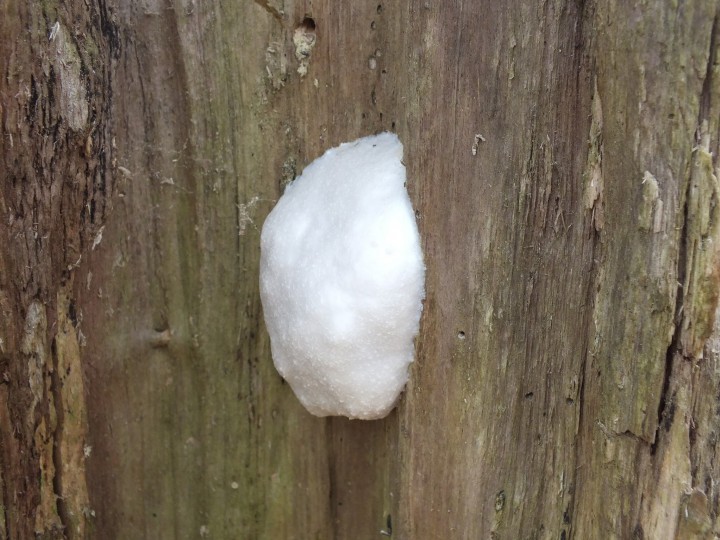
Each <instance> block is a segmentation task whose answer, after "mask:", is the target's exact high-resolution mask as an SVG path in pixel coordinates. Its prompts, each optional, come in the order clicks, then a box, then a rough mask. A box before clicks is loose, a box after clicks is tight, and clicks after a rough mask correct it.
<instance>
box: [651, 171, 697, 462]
mask: <svg viewBox="0 0 720 540" xmlns="http://www.w3.org/2000/svg"><path fill="white" fill-rule="evenodd" d="M683 197H684V200H683V210H682V212H683V226H682V230H681V231H680V239H679V249H678V261H677V274H676V275H677V282H678V284H677V289H676V294H675V317H674V324H675V328H674V330H673V336H672V339H671V340H670V345H669V346H668V348H667V352H666V354H665V370H664V373H663V384H662V390H661V391H660V399H659V400H658V411H657V427H656V428H655V438H654V440H653V443H652V446H651V450H650V454H651V455H655V453H656V452H657V448H658V444H659V441H660V429H661V428H662V427H663V424H665V428H666V429H669V424H668V422H667V421H666V420H669V421H670V422H672V418H671V417H670V413H672V412H674V400H673V396H672V395H669V391H670V380H671V378H672V369H673V362H674V360H675V356H676V355H679V354H682V353H681V351H680V335H681V333H682V315H683V301H684V298H685V288H684V283H685V273H686V270H687V235H688V201H689V199H690V172H689V170H688V172H687V174H686V178H685V194H684V195H683Z"/></svg>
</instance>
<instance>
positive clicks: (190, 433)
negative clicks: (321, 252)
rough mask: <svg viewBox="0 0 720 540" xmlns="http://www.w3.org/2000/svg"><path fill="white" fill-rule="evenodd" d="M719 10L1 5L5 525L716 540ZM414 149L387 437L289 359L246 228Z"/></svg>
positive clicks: (1, 525)
mask: <svg viewBox="0 0 720 540" xmlns="http://www.w3.org/2000/svg"><path fill="white" fill-rule="evenodd" d="M719 16H720V2H719V1H717V0H712V1H704V2H669V1H668V2H662V1H654V2H648V1H641V0H633V1H626V2H620V1H611V0H596V1H589V0H588V1H580V0H575V1H570V0H545V1H542V2H535V3H532V2H525V1H520V0H511V1H508V2H477V1H470V0H465V1H462V0H459V1H454V2H440V1H438V0H431V1H428V2H398V1H395V0H391V1H382V0H377V2H373V3H370V2H346V3H342V4H339V3H337V2H326V1H322V2H312V1H310V0H307V1H305V2H302V1H298V2H294V1H291V0H287V1H284V2H283V1H282V0H255V2H218V1H214V0H208V1H202V2H201V1H198V0H176V1H173V0H143V1H139V0H132V1H127V2H124V1H123V2H121V1H120V0H108V2H107V4H106V3H105V2H99V3H96V2H77V1H73V2H70V3H63V4H58V3H57V2H54V1H52V0H48V1H46V2H43V3H40V4H37V5H33V3H26V2H20V1H19V0H5V1H4V2H0V77H1V79H0V107H1V109H0V119H1V121H2V124H1V130H2V133H1V135H2V137H1V138H0V181H1V182H2V183H1V184H0V488H1V489H0V505H1V507H2V509H3V510H4V512H0V538H28V537H30V536H32V534H33V533H37V534H38V535H40V536H43V537H47V538H52V537H62V536H63V535H64V536H65V537H68V538H84V537H91V538H197V537H201V538H268V539H277V538H298V539H305V538H320V539H324V538H338V539H343V538H382V537H383V536H385V537H387V536H392V537H393V538H401V539H411V538H418V539H421V538H455V537H457V538H488V537H490V538H507V539H516V538H538V539H539V538H560V539H567V538H578V539H584V538H638V539H639V538H645V539H649V538H653V539H655V538H713V537H716V536H718V535H720V522H718V519H719V512H720V491H719V489H718V488H717V486H716V484H717V481H718V479H719V478H720V462H718V457H717V455H716V454H717V450H718V446H719V445H720V437H719V436H720V329H718V328H717V327H716V328H715V330H714V331H713V328H714V325H715V320H716V318H715V312H716V310H717V307H718V293H719V280H720V275H719V272H720V261H719V260H718V253H719V249H718V247H719V245H720V244H719V242H720V230H719V228H720V219H719V216H718V208H719V204H720V198H719V197H720V196H719V194H718V180H717V176H718V175H717V172H716V166H717V162H716V157H715V156H717V154H718V151H719V150H720V146H719V145H720V57H719V56H718V52H719V51H718V48H719V47H720V39H718V38H720V35H719V34H720V22H719V20H720V19H719ZM381 130H391V131H396V132H397V133H398V134H399V135H400V138H401V140H402V141H403V143H404V144H405V163H406V165H407V168H408V177H409V181H408V188H409V190H410V193H411V197H412V199H413V202H414V204H415V207H416V208H417V218H418V223H419V226H420V229H421V233H422V237H423V246H424V251H425V254H426V263H427V299H426V302H425V310H424V314H423V320H422V328H421V334H420V336H419V337H418V340H417V351H418V352H417V361H416V363H415V364H414V365H413V367H412V370H411V378H410V383H409V385H408V388H407V390H406V392H405V394H404V396H403V398H402V400H401V402H400V405H399V407H398V409H397V410H396V411H394V412H393V413H391V415H390V416H389V417H387V418H386V419H384V420H381V421H374V422H362V421H349V420H345V419H342V418H330V419H319V418H315V417H312V416H310V415H309V414H308V413H306V412H305V411H304V409H302V407H301V406H300V405H299V404H298V402H297V400H296V399H295V397H294V396H293V395H292V392H291V391H290V389H289V387H288V386H287V385H285V384H283V382H282V380H281V379H280V377H279V376H278V375H277V373H276V372H275V370H274V368H273V367H272V362H271V359H270V349H269V340H268V337H267V334H266V332H265V328H264V324H263V322H262V310H261V305H260V301H259V293H258V279H257V276H258V260H259V230H260V227H261V225H262V222H263V219H264V217H265V216H266V215H267V213H268V212H269V210H270V209H271V208H272V205H273V204H274V202H275V201H276V200H277V198H278V197H279V196H280V194H281V193H282V190H283V188H284V186H285V185H286V184H287V183H288V182H290V181H291V180H292V179H293V178H294V177H295V176H296V175H297V174H298V173H299V172H301V171H302V169H303V167H304V166H305V165H307V164H308V163H309V162H310V161H311V160H312V159H314V158H315V157H317V156H318V155H320V154H321V153H322V152H323V151H324V150H325V149H326V148H328V147H330V146H333V145H335V144H338V143H340V142H342V141H345V140H350V139H353V138H356V137H358V136H362V135H367V134H369V133H373V132H377V131H381Z"/></svg>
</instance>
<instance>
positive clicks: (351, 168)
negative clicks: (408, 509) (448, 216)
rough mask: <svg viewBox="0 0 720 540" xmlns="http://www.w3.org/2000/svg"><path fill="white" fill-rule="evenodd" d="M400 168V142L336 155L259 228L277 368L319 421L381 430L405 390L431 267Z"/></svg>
mask: <svg viewBox="0 0 720 540" xmlns="http://www.w3.org/2000/svg"><path fill="white" fill-rule="evenodd" d="M402 156H403V147H402V144H401V143H400V140H399V139H398V137H397V135H395V134H392V133H382V134H380V135H375V136H372V137H364V138H362V139H358V140H356V141H353V142H350V143H345V144H341V145H340V146H338V147H336V148H332V149H330V150H328V151H327V152H325V154H323V155H322V156H321V157H319V158H318V159H316V160H315V161H313V162H312V163H311V164H310V165H308V166H307V168H306V169H305V171H304V172H303V174H302V175H301V176H300V177H299V178H297V179H296V180H295V181H293V182H292V184H290V185H289V186H288V187H287V189H286V190H285V193H284V195H283V196H282V197H281V198H280V200H279V201H278V203H277V205H276V206H275V208H274V209H273V210H272V212H271V213H270V215H269V216H268V218H267V220H266V221H265V224H264V225H263V229H262V238H261V257H260V293H261V298H262V304H263V310H264V313H265V322H266V324H267V328H268V332H269V333H270V340H271V348H272V356H273V361H274V363H275V367H276V368H277V370H278V372H280V375H282V376H283V377H284V378H285V380H287V382H288V383H289V384H290V386H291V387H292V389H293V391H294V392H295V394H296V395H297V397H298V398H299V399H300V401H301V402H302V404H303V405H304V406H305V408H307V410H308V411H310V412H311V413H312V414H314V415H317V416H328V415H343V416H347V417H349V418H362V419H367V420H369V419H374V418H382V417H383V416H385V415H387V414H388V413H389V412H390V410H391V409H392V408H393V407H394V405H395V403H396V401H397V398H398V396H399V395H400V392H402V389H403V388H404V386H405V383H406V382H407V378H408V366H409V365H410V363H411V362H412V361H413V356H414V345H413V339H414V337H415V336H416V335H417V332H418V326H419V321H420V314H421V312H422V300H423V296H424V281H425V265H424V264H423V256H422V251H421V248H420V235H419V233H418V228H417V224H416V223H415V216H414V213H413V209H412V205H411V203H410V198H409V197H408V194H407V191H406V189H405V166H404V165H403V163H402V161H401V160H402Z"/></svg>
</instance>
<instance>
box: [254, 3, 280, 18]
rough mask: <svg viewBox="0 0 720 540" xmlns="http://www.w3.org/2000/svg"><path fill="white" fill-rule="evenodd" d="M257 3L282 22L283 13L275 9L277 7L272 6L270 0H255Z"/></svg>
mask: <svg viewBox="0 0 720 540" xmlns="http://www.w3.org/2000/svg"><path fill="white" fill-rule="evenodd" d="M255 3H256V4H257V5H258V6H260V7H261V8H263V9H264V10H265V11H267V12H268V13H269V14H270V15H272V16H273V18H275V20H277V21H279V22H280V23H282V14H281V13H280V12H279V11H278V10H277V9H275V7H273V6H271V5H270V2H269V1H268V0H255Z"/></svg>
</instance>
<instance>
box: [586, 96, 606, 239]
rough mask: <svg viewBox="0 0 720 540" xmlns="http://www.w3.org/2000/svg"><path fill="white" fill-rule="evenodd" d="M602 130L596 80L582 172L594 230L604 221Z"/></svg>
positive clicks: (587, 205) (599, 227) (597, 229)
mask: <svg viewBox="0 0 720 540" xmlns="http://www.w3.org/2000/svg"><path fill="white" fill-rule="evenodd" d="M602 130H603V112H602V102H601V101H600V94H599V93H598V89H597V82H596V83H595V93H594V95H593V100H592V121H591V123H590V140H589V142H588V144H589V149H588V157H587V164H586V166H585V173H584V177H585V193H584V195H583V202H584V204H585V208H586V209H587V210H591V211H592V221H593V225H594V226H595V230H596V231H599V230H600V229H602V227H603V224H604V222H605V219H604V215H603V214H604V212H603V177H602V153H603V143H602Z"/></svg>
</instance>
